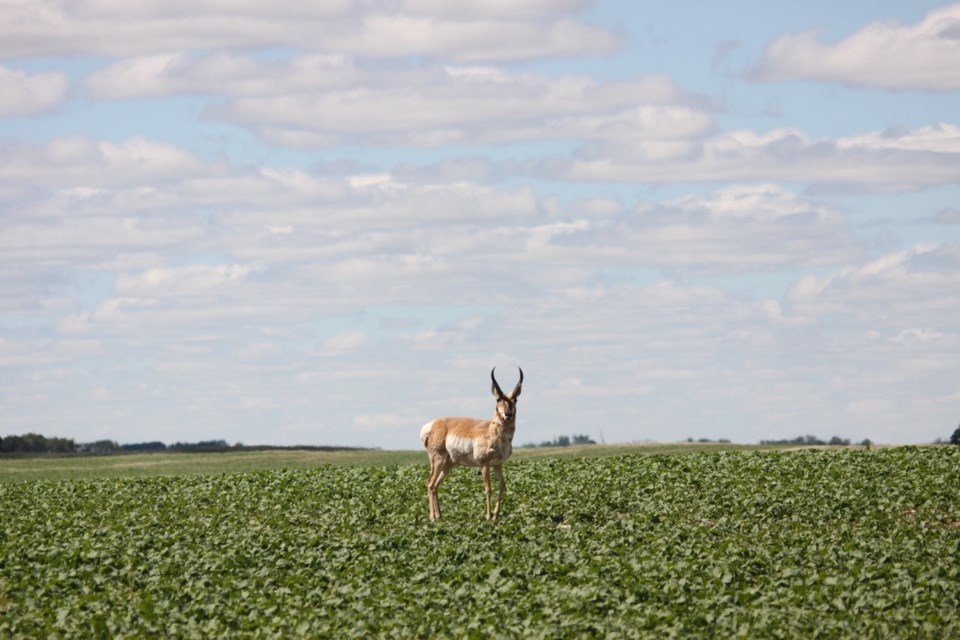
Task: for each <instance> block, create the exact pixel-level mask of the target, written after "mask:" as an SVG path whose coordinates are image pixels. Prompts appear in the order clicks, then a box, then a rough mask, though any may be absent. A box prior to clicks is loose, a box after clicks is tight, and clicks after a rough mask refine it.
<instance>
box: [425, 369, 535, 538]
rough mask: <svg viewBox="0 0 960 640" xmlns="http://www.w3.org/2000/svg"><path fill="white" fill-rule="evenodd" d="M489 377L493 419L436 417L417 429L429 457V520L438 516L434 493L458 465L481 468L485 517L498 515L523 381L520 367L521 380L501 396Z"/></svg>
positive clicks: (438, 507) (497, 386)
mask: <svg viewBox="0 0 960 640" xmlns="http://www.w3.org/2000/svg"><path fill="white" fill-rule="evenodd" d="M490 377H491V379H492V380H493V387H492V391H493V395H494V397H496V398H497V409H496V412H495V413H494V416H493V418H491V419H489V420H478V419H476V418H455V417H448V418H439V419H437V420H433V421H432V422H428V423H427V424H425V425H424V426H423V428H422V429H421V430H420V438H421V440H422V441H423V446H424V447H425V448H426V450H427V456H428V457H429V458H430V476H429V477H428V478H427V500H428V502H429V505H430V520H431V521H435V520H439V519H440V500H439V497H438V495H437V491H438V490H439V488H440V484H441V483H442V482H443V480H444V478H446V477H447V474H448V473H450V470H451V469H452V468H453V467H455V466H457V465H463V466H468V467H480V473H481V476H482V477H483V490H484V494H485V495H486V502H487V520H496V519H498V518H499V517H500V509H501V506H502V505H503V497H504V495H505V494H506V491H507V486H506V483H505V482H504V479H503V463H504V461H505V460H506V459H507V458H509V457H510V454H512V453H513V434H514V432H515V431H516V421H517V415H516V408H517V397H519V395H520V388H521V385H522V383H523V370H522V369H521V371H520V382H518V383H517V386H516V387H515V388H514V390H513V392H512V393H511V394H510V395H504V393H503V392H502V391H501V390H500V387H499V385H497V381H496V378H494V377H493V371H491V372H490ZM491 468H492V469H493V470H494V472H495V473H496V475H497V481H498V483H499V489H500V492H499V494H498V496H497V502H496V505H495V506H494V505H493V504H492V497H493V496H492V493H493V490H492V487H491V485H490V469H491Z"/></svg>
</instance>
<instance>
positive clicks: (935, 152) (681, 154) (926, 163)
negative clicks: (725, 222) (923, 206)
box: [548, 124, 960, 191]
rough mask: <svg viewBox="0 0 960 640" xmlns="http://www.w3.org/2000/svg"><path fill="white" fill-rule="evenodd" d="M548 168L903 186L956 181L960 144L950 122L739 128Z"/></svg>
mask: <svg viewBox="0 0 960 640" xmlns="http://www.w3.org/2000/svg"><path fill="white" fill-rule="evenodd" d="M548 170H549V171H550V173H551V175H553V176H554V177H561V178H566V179H573V180H597V181H613V182H620V181H622V182H636V181H643V182H678V181H688V182H710V181H730V180H733V181H741V180H774V181H786V182H803V183H808V184H814V185H817V184H824V185H846V186H847V187H848V188H851V189H853V188H858V189H863V190H869V191H906V190H912V189H921V188H925V187H929V186H934V185H944V184H955V183H956V182H957V181H958V180H960V146H958V129H957V127H956V126H954V125H950V124H939V125H935V126H931V127H921V128H918V129H896V130H889V131H884V132H869V133H866V134H862V135H855V136H844V137H840V138H836V139H829V138H824V139H814V138H811V137H810V136H809V135H807V134H806V133H805V132H803V131H801V130H798V129H775V130H773V131H770V132H768V133H757V132H754V131H744V130H741V131H730V132H725V133H720V134H717V135H713V136H711V137H708V138H706V139H704V140H690V141H679V142H677V143H671V144H669V145H668V146H663V145H658V144H656V143H655V142H654V143H651V144H650V145H649V146H645V145H636V146H620V145H616V144H612V145H606V146H604V147H603V148H602V149H596V148H586V149H584V150H582V151H581V152H580V153H579V154H578V155H577V156H575V157H574V158H572V159H569V160H568V159H557V160H556V162H553V163H551V164H550V165H549V166H548Z"/></svg>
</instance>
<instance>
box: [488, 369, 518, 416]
mask: <svg viewBox="0 0 960 640" xmlns="http://www.w3.org/2000/svg"><path fill="white" fill-rule="evenodd" d="M517 369H520V367H517ZM496 370H497V368H496V367H494V368H493V369H491V370H490V380H491V381H493V386H492V388H491V391H492V392H493V397H495V398H496V399H497V417H498V418H500V419H501V420H502V421H503V422H504V423H507V422H510V421H511V420H513V418H514V416H516V415H517V398H519V397H520V389H521V386H522V385H523V369H520V381H519V382H518V383H517V386H515V387H514V388H513V391H511V392H510V395H506V394H504V393H503V390H502V389H501V388H500V385H499V384H497V378H496V376H494V372H495V371H496Z"/></svg>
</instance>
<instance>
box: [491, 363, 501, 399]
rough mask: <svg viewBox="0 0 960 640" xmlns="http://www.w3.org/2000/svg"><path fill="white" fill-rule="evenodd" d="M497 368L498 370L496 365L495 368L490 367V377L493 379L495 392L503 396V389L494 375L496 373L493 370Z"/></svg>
mask: <svg viewBox="0 0 960 640" xmlns="http://www.w3.org/2000/svg"><path fill="white" fill-rule="evenodd" d="M496 370H497V368H496V367H494V368H493V369H490V379H491V380H492V381H493V392H494V393H495V394H496V395H497V396H499V397H503V390H502V389H501V388H500V385H499V384H497V379H496V377H494V375H493V372H494V371H496Z"/></svg>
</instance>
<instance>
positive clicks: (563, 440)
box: [522, 434, 597, 449]
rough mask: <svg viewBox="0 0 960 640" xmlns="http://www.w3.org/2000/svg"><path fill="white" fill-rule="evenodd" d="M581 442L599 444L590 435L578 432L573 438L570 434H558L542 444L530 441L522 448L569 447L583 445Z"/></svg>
mask: <svg viewBox="0 0 960 640" xmlns="http://www.w3.org/2000/svg"><path fill="white" fill-rule="evenodd" d="M581 444H597V443H596V441H595V440H594V439H593V438H591V437H590V436H586V435H583V434H577V435H574V436H573V437H572V438H571V437H570V436H557V437H556V438H554V439H553V440H544V441H543V442H541V443H540V444H535V443H533V442H528V443H527V444H525V445H522V448H525V449H531V448H533V447H569V446H570V445H581Z"/></svg>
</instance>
